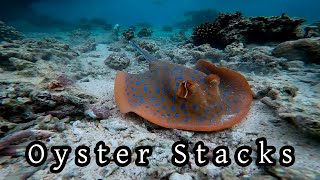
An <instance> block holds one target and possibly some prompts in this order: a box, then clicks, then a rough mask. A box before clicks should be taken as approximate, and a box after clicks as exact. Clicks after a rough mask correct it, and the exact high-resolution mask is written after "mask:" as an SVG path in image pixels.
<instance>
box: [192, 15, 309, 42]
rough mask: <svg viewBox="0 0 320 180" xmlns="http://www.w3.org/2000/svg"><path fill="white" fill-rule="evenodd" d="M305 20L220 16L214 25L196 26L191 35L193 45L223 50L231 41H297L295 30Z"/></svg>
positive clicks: (297, 35)
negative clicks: (208, 45) (209, 46)
mask: <svg viewBox="0 0 320 180" xmlns="http://www.w3.org/2000/svg"><path fill="white" fill-rule="evenodd" d="M303 22H305V19H301V18H290V17H288V16H287V15H285V14H283V15H281V16H273V17H251V18H247V17H244V16H242V14H241V13H240V12H236V13H233V14H224V13H220V14H219V16H218V17H217V19H216V21H215V22H207V23H203V24H201V25H199V26H198V27H196V28H195V29H194V31H193V33H192V40H193V43H194V44H195V45H201V44H205V43H208V44H210V45H211V46H213V47H220V48H224V47H225V46H227V45H229V44H231V43H233V42H242V43H264V42H272V41H280V42H281V41H286V40H292V39H298V38H299V37H301V35H300V34H297V28H298V27H299V26H300V25H301V23H303Z"/></svg>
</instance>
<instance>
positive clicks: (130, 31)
mask: <svg viewBox="0 0 320 180" xmlns="http://www.w3.org/2000/svg"><path fill="white" fill-rule="evenodd" d="M122 36H123V38H124V39H125V40H127V41H130V40H131V39H132V38H134V31H133V29H132V28H129V29H127V30H125V31H124V32H123V33H122Z"/></svg>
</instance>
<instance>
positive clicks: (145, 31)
mask: <svg viewBox="0 0 320 180" xmlns="http://www.w3.org/2000/svg"><path fill="white" fill-rule="evenodd" d="M152 33H153V30H152V29H151V28H142V29H141V30H140V31H139V32H138V34H137V35H138V37H140V38H141V37H150V36H151V35H152Z"/></svg>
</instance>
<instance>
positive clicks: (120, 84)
mask: <svg viewBox="0 0 320 180" xmlns="http://www.w3.org/2000/svg"><path fill="white" fill-rule="evenodd" d="M127 75H128V74H127V73H125V72H122V71H118V72H117V75H116V79H115V84H114V96H115V101H116V104H117V106H118V108H119V109H120V111H121V112H122V113H127V112H131V111H132V107H131V105H130V104H129V102H128V98H127V95H126V93H125V89H126V76H127Z"/></svg>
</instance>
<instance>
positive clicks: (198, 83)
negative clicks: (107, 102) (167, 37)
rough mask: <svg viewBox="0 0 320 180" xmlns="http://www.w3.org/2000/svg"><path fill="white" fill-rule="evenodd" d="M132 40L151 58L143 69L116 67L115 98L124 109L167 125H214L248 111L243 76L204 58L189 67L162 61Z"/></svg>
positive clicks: (208, 127) (225, 125) (202, 128)
mask: <svg viewBox="0 0 320 180" xmlns="http://www.w3.org/2000/svg"><path fill="white" fill-rule="evenodd" d="M131 44H132V45H133V46H134V47H135V48H136V49H137V51H139V52H140V53H141V54H142V55H143V56H144V57H145V59H147V60H148V61H149V70H148V71H146V72H145V73H142V74H128V73H125V72H122V71H118V72H117V75H116V79H115V87H114V93H115V100H116V104H117V106H118V108H119V109H120V111H121V112H122V113H128V112H134V113H136V114H138V115H139V116H141V117H143V118H144V119H146V120H148V121H150V122H152V123H154V124H157V125H159V126H162V127H166V128H176V129H182V130H191V131H217V130H222V129H226V128H230V127H232V126H233V125H235V124H237V123H238V122H240V121H241V120H242V119H244V118H245V116H246V115H247V113H248V111H249V109H250V106H251V102H252V93H251V90H250V86H249V84H248V82H247V80H246V78H245V77H244V76H242V75H241V74H240V73H238V72H236V71H233V70H231V69H228V68H224V67H217V66H215V65H213V64H211V63H209V62H207V61H205V60H202V59H200V60H198V61H197V63H196V65H195V67H194V68H193V69H190V68H187V67H185V66H182V65H178V64H173V63H169V62H165V61H161V60H158V59H156V58H155V57H153V56H152V55H150V54H149V53H148V52H146V51H145V50H143V49H141V48H140V47H139V46H138V45H137V44H136V43H135V42H131Z"/></svg>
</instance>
